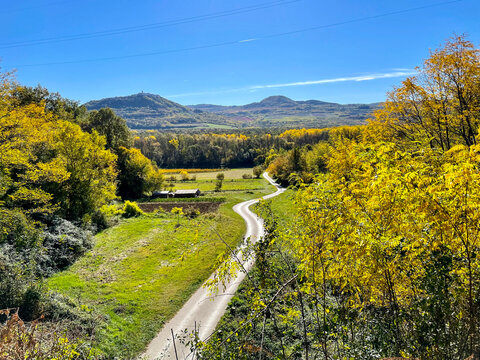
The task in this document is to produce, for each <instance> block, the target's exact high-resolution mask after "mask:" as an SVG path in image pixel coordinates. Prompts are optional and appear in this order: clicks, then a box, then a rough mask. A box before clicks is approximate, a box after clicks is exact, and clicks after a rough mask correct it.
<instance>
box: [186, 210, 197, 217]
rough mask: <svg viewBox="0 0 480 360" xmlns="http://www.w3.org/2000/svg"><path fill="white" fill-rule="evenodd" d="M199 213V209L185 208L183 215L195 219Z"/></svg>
mask: <svg viewBox="0 0 480 360" xmlns="http://www.w3.org/2000/svg"><path fill="white" fill-rule="evenodd" d="M199 215H200V211H198V210H196V209H187V210H186V211H185V216H186V217H188V218H190V219H195V218H197V217H198V216H199Z"/></svg>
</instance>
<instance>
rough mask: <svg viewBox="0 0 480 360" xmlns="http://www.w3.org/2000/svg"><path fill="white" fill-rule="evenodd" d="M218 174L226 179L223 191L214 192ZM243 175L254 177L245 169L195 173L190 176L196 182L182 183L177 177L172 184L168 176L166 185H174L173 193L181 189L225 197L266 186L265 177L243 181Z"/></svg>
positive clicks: (250, 170) (249, 169) (249, 170)
mask: <svg viewBox="0 0 480 360" xmlns="http://www.w3.org/2000/svg"><path fill="white" fill-rule="evenodd" d="M218 173H223V174H224V175H225V179H224V180H223V186H222V191H221V192H214V190H215V183H216V179H217V174H218ZM243 174H249V175H252V169H251V168H245V169H232V170H221V171H212V172H200V173H195V174H192V175H190V176H195V178H196V180H195V181H190V180H189V181H180V176H178V175H177V176H176V178H177V180H176V181H172V182H171V181H169V180H168V177H169V176H168V175H166V177H167V180H166V181H165V184H164V185H167V184H170V183H173V184H174V186H173V188H170V187H168V189H172V190H173V191H175V190H181V189H200V191H202V192H204V193H207V194H208V196H224V194H225V193H229V192H232V191H254V190H260V189H262V188H263V186H264V185H265V180H264V179H263V177H262V178H260V179H243V178H242V175H243Z"/></svg>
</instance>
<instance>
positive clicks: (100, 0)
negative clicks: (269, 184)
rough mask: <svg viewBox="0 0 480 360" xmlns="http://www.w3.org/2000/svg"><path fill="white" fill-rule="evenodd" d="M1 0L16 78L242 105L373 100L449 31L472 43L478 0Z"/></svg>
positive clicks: (81, 92)
mask: <svg viewBox="0 0 480 360" xmlns="http://www.w3.org/2000/svg"><path fill="white" fill-rule="evenodd" d="M1 6H2V12H3V16H2V23H1V24H0V28H1V32H0V34H1V35H0V58H1V59H2V60H1V62H0V66H1V67H2V70H3V71H5V70H10V69H12V68H16V69H17V72H16V77H17V79H18V81H19V82H20V83H22V84H25V85H31V86H35V85H37V84H41V85H42V86H45V87H47V88H48V89H49V90H51V91H58V92H60V93H61V94H62V96H64V97H68V98H71V99H74V100H78V101H80V102H85V101H88V100H92V99H99V98H104V97H111V96H122V95H129V94H134V93H137V92H140V91H145V92H150V93H155V94H159V95H161V96H164V97H167V98H169V99H171V100H173V101H176V102H179V103H181V104H198V103H212V104H224V105H231V104H246V103H249V102H253V101H259V100H261V99H263V98H265V97H267V96H270V95H285V96H288V97H291V98H293V99H295V100H307V99H318V100H324V101H333V102H339V103H367V102H377V101H382V100H384V99H385V94H386V92H387V91H389V90H391V89H392V87H393V86H394V85H396V84H399V83H400V82H401V80H402V79H404V78H405V76H407V75H408V74H409V73H410V72H411V71H412V70H413V69H414V68H415V66H418V65H421V63H422V61H423V60H424V59H425V58H426V57H428V55H429V51H430V50H433V49H435V48H437V47H439V46H440V45H441V44H442V43H443V42H444V40H445V39H447V38H449V37H451V36H452V35H453V34H454V33H456V34H463V33H465V34H467V35H468V38H469V39H470V40H471V41H473V42H474V43H475V44H476V45H477V46H478V45H480V25H479V24H480V22H479V21H478V19H479V15H480V1H479V0H463V1H441V0H440V1H438V0H402V1H398V0H397V1H390V0H365V1H359V0H357V1H354V0H338V1H323V0H228V1H227V0H182V1H171V0H142V1H132V0H116V1H113V0H83V1H75V0H44V1H41V0H31V1H12V0H1ZM312 28H314V29H312ZM307 29H309V30H307ZM299 30H305V31H299ZM112 32H113V33H114V34H112Z"/></svg>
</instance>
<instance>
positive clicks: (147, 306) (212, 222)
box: [48, 175, 274, 358]
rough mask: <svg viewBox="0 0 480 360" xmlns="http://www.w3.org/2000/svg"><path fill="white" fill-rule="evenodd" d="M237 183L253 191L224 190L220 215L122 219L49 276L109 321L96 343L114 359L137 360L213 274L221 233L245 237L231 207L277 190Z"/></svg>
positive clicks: (235, 239)
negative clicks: (70, 263) (67, 265)
mask: <svg viewBox="0 0 480 360" xmlns="http://www.w3.org/2000/svg"><path fill="white" fill-rule="evenodd" d="M240 176H241V175H240ZM237 180H240V179H237ZM241 180H243V179H241ZM199 181H200V180H199ZM205 181H207V179H205ZM225 183H228V181H226V182H225ZM199 184H202V182H200V183H199ZM235 184H236V185H237V186H236V187H235V189H236V190H241V189H246V188H249V189H252V188H253V187H254V188H255V189H256V190H243V191H230V192H220V193H218V194H219V195H218V196H222V197H225V198H226V202H225V203H223V204H222V205H221V206H220V209H219V212H218V213H217V214H206V215H201V216H199V217H198V218H196V219H187V218H185V217H181V218H180V226H177V220H178V219H177V217H176V216H175V215H171V214H165V213H163V214H161V213H160V214H158V215H149V216H141V217H139V218H133V219H128V220H123V221H122V222H121V223H120V224H119V225H117V226H115V227H112V228H110V229H107V230H105V231H104V232H102V233H100V234H98V235H97V236H96V237H95V246H94V248H93V249H92V250H91V251H90V252H89V253H87V254H86V255H85V256H84V257H82V258H81V259H80V260H79V261H77V262H76V263H75V264H74V265H73V266H71V267H70V268H69V269H68V270H66V271H63V272H61V273H58V274H56V275H54V276H53V277H52V278H50V279H49V281H48V286H49V287H50V289H52V290H54V291H58V292H60V293H62V294H64V295H67V296H69V297H71V298H73V299H76V301H78V302H79V303H80V304H81V305H85V306H86V307H88V309H92V311H93V312H94V313H95V314H98V315H100V316H101V317H102V318H103V319H104V321H103V326H101V327H100V328H99V329H98V333H97V339H96V343H95V345H96V346H97V347H98V348H99V349H100V350H102V351H103V352H104V353H105V354H108V356H109V357H112V358H113V357H114V356H117V357H120V358H132V357H134V356H135V355H138V354H139V353H140V352H141V351H142V350H144V349H145V347H146V345H147V344H148V342H149V341H150V340H151V339H152V338H153V337H154V336H155V334H156V333H157V332H158V331H159V330H160V328H161V327H162V325H163V324H164V323H165V322H166V321H167V320H168V319H169V318H171V317H172V316H173V315H174V314H175V312H176V311H177V310H178V309H179V308H180V307H181V306H182V304H183V303H184V302H185V301H186V300H187V299H188V297H189V296H190V295H191V294H192V293H193V292H194V291H195V290H196V289H197V288H198V287H199V286H200V285H201V284H202V283H203V282H204V281H205V280H206V278H207V277H208V276H209V275H210V274H211V273H212V271H213V270H214V265H215V260H216V258H217V256H218V255H219V254H220V253H221V252H222V251H224V250H225V245H224V244H223V242H222V241H221V239H220V238H219V237H218V236H217V234H216V232H218V233H219V234H220V236H221V237H222V238H223V239H224V240H225V241H226V242H227V243H228V244H229V245H230V246H236V245H238V244H239V242H240V241H241V240H242V238H243V233H244V231H245V224H244V222H243V219H242V218H240V216H238V215H237V214H235V213H234V212H233V210H232V206H233V205H234V204H236V203H238V202H241V201H244V200H248V199H252V198H257V197H260V196H262V195H264V194H267V193H271V192H272V191H273V190H274V188H273V187H272V186H270V185H269V184H268V183H267V181H265V180H264V179H259V180H245V182H238V183H237V182H235ZM232 187H233V186H232ZM85 306H84V308H86V307H85Z"/></svg>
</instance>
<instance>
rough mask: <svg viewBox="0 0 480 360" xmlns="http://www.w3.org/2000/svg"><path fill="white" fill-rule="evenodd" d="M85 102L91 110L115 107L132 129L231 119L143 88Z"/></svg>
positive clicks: (204, 124)
mask: <svg viewBox="0 0 480 360" xmlns="http://www.w3.org/2000/svg"><path fill="white" fill-rule="evenodd" d="M85 106H86V107H87V109H88V110H98V109H101V108H104V107H109V108H112V109H113V110H114V111H115V112H116V113H117V115H119V116H121V117H123V118H124V119H125V120H126V121H127V124H128V126H129V127H130V128H132V129H158V128H192V127H209V126H221V125H226V124H227V123H228V122H229V121H228V119H226V118H224V117H223V116H221V115H217V114H215V113H206V112H204V111H202V110H195V109H190V108H187V107H185V106H182V105H180V104H178V103H176V102H173V101H170V100H168V99H165V98H163V97H161V96H160V95H155V94H148V93H143V92H142V93H138V94H134V95H129V96H119V97H113V98H105V99H101V100H92V101H89V102H87V103H86V104H85Z"/></svg>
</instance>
